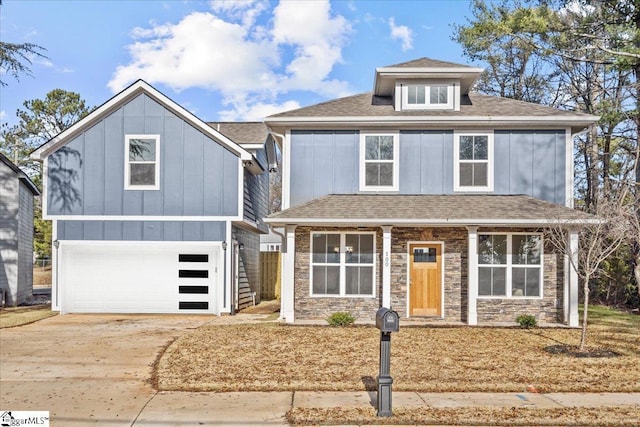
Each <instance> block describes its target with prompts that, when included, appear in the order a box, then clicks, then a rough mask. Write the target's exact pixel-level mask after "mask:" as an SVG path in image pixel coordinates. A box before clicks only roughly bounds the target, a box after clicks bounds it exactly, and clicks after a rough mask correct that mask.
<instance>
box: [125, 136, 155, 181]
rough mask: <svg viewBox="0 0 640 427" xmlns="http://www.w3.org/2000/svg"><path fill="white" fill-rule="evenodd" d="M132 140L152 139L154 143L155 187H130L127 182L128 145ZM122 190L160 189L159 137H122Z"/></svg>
mask: <svg viewBox="0 0 640 427" xmlns="http://www.w3.org/2000/svg"><path fill="white" fill-rule="evenodd" d="M132 139H153V140H155V142H156V159H155V161H154V162H153V163H154V164H155V165H156V168H155V172H156V176H155V185H131V184H130V182H129V164H130V161H129V143H130V142H131V140H132ZM149 163H151V162H149ZM124 189H125V190H159V189H160V135H157V134H126V135H125V136H124Z"/></svg>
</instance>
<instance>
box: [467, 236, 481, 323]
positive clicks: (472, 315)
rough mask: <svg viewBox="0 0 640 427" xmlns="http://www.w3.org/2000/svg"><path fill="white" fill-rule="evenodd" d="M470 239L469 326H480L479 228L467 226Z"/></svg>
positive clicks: (468, 276)
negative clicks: (478, 300) (478, 301)
mask: <svg viewBox="0 0 640 427" xmlns="http://www.w3.org/2000/svg"><path fill="white" fill-rule="evenodd" d="M467 232H468V233H469V238H468V256H467V263H468V268H469V271H468V272H467V297H468V302H467V310H468V311H467V324H469V325H477V324H478V303H477V298H478V227H477V226H475V225H469V226H467Z"/></svg>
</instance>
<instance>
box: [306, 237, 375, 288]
mask: <svg viewBox="0 0 640 427" xmlns="http://www.w3.org/2000/svg"><path fill="white" fill-rule="evenodd" d="M375 247H376V239H375V233H373V232H371V233H357V232H344V233H340V232H331V231H329V232H315V231H313V232H311V268H310V282H311V295H312V296H322V297H326V296H337V297H375V257H376V253H375V252H376V250H375Z"/></svg>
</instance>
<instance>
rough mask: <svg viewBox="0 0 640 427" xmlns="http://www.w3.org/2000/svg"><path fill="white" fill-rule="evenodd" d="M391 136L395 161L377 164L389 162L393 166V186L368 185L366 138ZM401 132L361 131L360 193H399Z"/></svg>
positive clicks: (378, 161)
mask: <svg viewBox="0 0 640 427" xmlns="http://www.w3.org/2000/svg"><path fill="white" fill-rule="evenodd" d="M381 135H390V136H392V137H393V161H388V160H387V161H380V160H376V161H375V162H376V163H383V162H389V163H392V164H393V185H390V186H379V185H378V186H372V185H366V183H367V176H366V175H367V173H366V167H365V165H366V159H365V157H366V137H367V136H381ZM399 165H400V132H399V131H361V132H360V191H398V188H399V182H398V181H399V179H400V169H399Z"/></svg>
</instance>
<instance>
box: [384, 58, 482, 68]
mask: <svg viewBox="0 0 640 427" xmlns="http://www.w3.org/2000/svg"><path fill="white" fill-rule="evenodd" d="M432 67H440V68H442V67H447V68H449V67H455V68H461V67H462V68H474V67H470V66H468V65H463V64H457V63H455V62H447V61H440V60H438V59H431V58H426V57H425V58H418V59H414V60H412V61H407V62H402V63H400V64H394V65H387V66H385V67H383V68H432Z"/></svg>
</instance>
